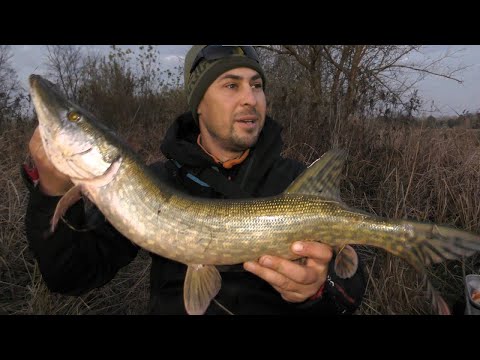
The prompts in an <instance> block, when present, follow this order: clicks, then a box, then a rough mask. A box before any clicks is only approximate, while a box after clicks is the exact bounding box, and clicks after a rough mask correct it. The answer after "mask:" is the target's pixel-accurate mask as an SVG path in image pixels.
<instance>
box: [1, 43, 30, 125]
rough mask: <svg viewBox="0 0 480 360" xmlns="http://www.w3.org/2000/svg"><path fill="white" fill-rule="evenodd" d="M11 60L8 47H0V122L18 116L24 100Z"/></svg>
mask: <svg viewBox="0 0 480 360" xmlns="http://www.w3.org/2000/svg"><path fill="white" fill-rule="evenodd" d="M11 59H12V53H11V49H10V46H8V45H0V121H1V120H4V119H5V118H7V117H12V116H15V115H16V114H18V113H19V112H20V111H21V105H22V104H21V103H22V100H23V99H24V98H25V95H24V94H23V93H22V92H21V87H20V84H19V82H18V76H17V73H16V72H15V70H14V69H13V67H12V65H11Z"/></svg>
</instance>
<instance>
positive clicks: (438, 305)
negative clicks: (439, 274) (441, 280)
mask: <svg viewBox="0 0 480 360" xmlns="http://www.w3.org/2000/svg"><path fill="white" fill-rule="evenodd" d="M423 281H424V283H426V284H427V296H428V298H429V300H430V301H431V304H432V307H433V309H434V310H435V311H436V312H437V313H438V315H452V313H451V311H450V308H449V307H448V305H447V303H446V302H445V300H444V299H443V297H442V296H441V295H440V293H439V292H438V291H437V290H436V289H435V288H434V287H433V284H432V283H431V282H430V280H429V279H428V276H427V274H426V273H425V272H423Z"/></svg>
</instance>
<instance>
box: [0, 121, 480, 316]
mask: <svg viewBox="0 0 480 360" xmlns="http://www.w3.org/2000/svg"><path fill="white" fill-rule="evenodd" d="M284 121H285V122H287V123H288V121H289V119H288V116H287V117H284ZM154 126H155V125H154ZM141 129H143V130H141ZM152 129H154V131H152ZM165 129H166V126H165V123H158V124H157V125H156V127H154V128H149V131H146V130H145V127H142V125H141V124H139V125H138V126H136V127H135V126H134V127H132V129H130V130H131V131H129V132H128V134H124V135H125V136H126V137H128V139H129V141H130V143H131V144H132V146H134V147H135V148H136V150H138V151H139V152H140V153H141V154H142V156H143V157H144V159H145V160H146V161H147V162H151V161H154V160H156V159H158V158H161V155H160V154H159V150H158V146H159V144H158V139H160V138H162V136H163V134H164V131H165ZM310 130H311V129H310ZM299 131H302V133H301V134H300V133H298V132H299ZM318 131H320V130H319V129H315V131H312V130H311V131H304V129H303V130H302V129H296V130H293V128H287V129H286V132H285V142H286V148H285V155H288V156H292V157H295V158H297V159H299V160H300V161H303V162H305V163H306V164H309V163H311V162H312V161H313V160H315V159H316V158H318V157H319V156H320V155H321V154H322V153H323V152H324V151H326V150H327V149H328V147H330V146H331V144H330V143H325V142H322V141H319V140H318V137H316V134H319V132H318ZM32 132H33V126H32V125H25V124H23V125H21V126H20V125H19V126H10V127H5V128H4V129H2V132H1V134H0V153H1V154H2V156H1V158H0V188H1V189H2V190H3V191H2V192H0V313H3V314H143V313H145V311H146V306H147V303H148V295H149V294H148V291H149V285H148V280H149V265H150V259H149V255H148V254H147V253H146V252H141V253H140V254H139V256H138V257H137V259H136V260H135V261H134V262H132V263H131V264H130V265H128V266H127V267H125V268H124V269H122V270H121V271H120V272H119V273H118V274H117V276H116V277H115V279H114V280H113V281H112V282H110V283H109V284H107V285H105V286H104V287H102V288H100V289H96V290H94V291H91V292H89V293H88V294H86V295H84V296H81V297H68V296H63V295H58V294H51V293H50V292H49V291H48V289H47V288H46V287H45V285H44V284H43V282H42V278H41V275H40V273H39V270H38V267H37V266H36V263H35V261H34V259H33V258H32V255H31V253H30V252H29V250H28V246H27V241H26V238H25V232H24V214H25V207H26V203H27V190H26V188H25V187H24V185H23V183H22V180H21V178H20V172H19V169H20V164H21V163H22V162H23V161H24V160H25V158H26V154H27V152H26V150H27V143H28V139H29V137H30V135H31V133H32ZM327 135H328V136H333V137H335V134H331V133H330V134H327ZM327 135H325V134H323V135H322V138H325V137H326V136H327ZM336 141H337V143H338V144H339V145H341V146H343V147H345V148H347V149H348V150H349V154H350V156H349V160H348V162H347V167H346V171H345V175H346V176H345V179H344V181H343V183H342V196H343V197H344V199H345V201H346V202H347V203H348V204H349V205H351V206H353V207H355V208H358V209H363V210H366V211H369V212H371V213H374V214H377V215H380V216H386V217H390V218H410V219H414V220H421V221H434V222H437V223H444V224H449V225H452V226H456V227H460V228H464V229H466V230H470V231H474V232H477V233H479V232H480V223H479V222H480V132H479V131H475V130H465V129H422V128H417V127H407V126H398V124H397V125H395V126H394V125H392V124H387V123H382V122H376V121H371V122H360V121H357V122H355V121H352V122H351V124H349V125H348V126H346V127H344V128H343V129H342V132H341V134H340V133H338V134H337V135H336ZM359 252H360V254H361V256H363V258H364V259H365V262H366V272H367V276H368V287H367V294H366V298H365V301H364V302H363V304H362V306H361V308H360V310H359V312H358V313H360V314H369V315H370V314H371V315H375V314H430V313H432V309H431V307H430V304H429V303H428V299H427V297H426V294H425V286H424V284H423V283H422V282H421V278H420V277H419V276H418V274H417V273H416V272H415V271H414V270H413V269H412V268H411V267H410V266H409V264H407V263H406V262H404V261H403V260H401V259H399V258H395V257H393V256H390V255H389V254H387V253H385V252H383V251H381V250H377V249H373V248H368V247H359ZM463 265H465V270H466V271H467V272H479V271H480V267H479V265H480V259H479V257H478V256H474V257H472V258H470V259H466V260H465V263H464V264H463V263H462V262H460V261H451V262H447V263H443V264H440V265H436V266H433V267H431V268H429V273H430V277H431V279H432V282H433V283H434V285H435V286H436V287H437V289H439V290H440V291H441V293H442V294H443V295H444V297H445V299H446V300H447V302H448V303H449V304H450V305H453V304H454V303H455V302H457V301H459V300H461V299H463V282H462V266H463Z"/></svg>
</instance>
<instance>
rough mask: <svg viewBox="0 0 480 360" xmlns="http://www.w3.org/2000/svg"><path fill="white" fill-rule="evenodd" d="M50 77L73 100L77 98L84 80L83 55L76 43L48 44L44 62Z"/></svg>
mask: <svg viewBox="0 0 480 360" xmlns="http://www.w3.org/2000/svg"><path fill="white" fill-rule="evenodd" d="M45 65H46V67H47V71H48V76H49V77H51V79H52V80H53V81H55V82H56V83H57V84H58V85H59V86H60V87H61V88H62V90H63V91H64V92H65V94H66V95H67V96H68V97H69V98H72V99H74V100H78V96H79V94H78V90H79V88H80V86H81V84H82V81H83V80H84V77H83V68H84V57H83V55H82V49H81V47H80V46H78V45H48V46H47V60H46V63H45Z"/></svg>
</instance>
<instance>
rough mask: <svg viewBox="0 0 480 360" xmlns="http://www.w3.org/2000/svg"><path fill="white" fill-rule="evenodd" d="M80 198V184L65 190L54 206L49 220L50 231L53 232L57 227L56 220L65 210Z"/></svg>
mask: <svg viewBox="0 0 480 360" xmlns="http://www.w3.org/2000/svg"><path fill="white" fill-rule="evenodd" d="M81 198H82V187H81V186H80V185H76V186H74V187H72V188H71V189H70V190H68V191H67V192H66V194H65V195H63V196H62V198H61V199H60V201H59V202H58V204H57V207H56V208H55V213H54V214H53V217H52V220H51V221H50V225H51V226H50V231H51V232H52V233H53V232H54V231H55V228H56V227H57V224H58V220H60V218H61V217H62V216H63V215H65V213H66V212H67V210H68V209H69V208H70V206H72V205H73V204H75V203H76V202H77V201H78V200H80V199H81Z"/></svg>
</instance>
